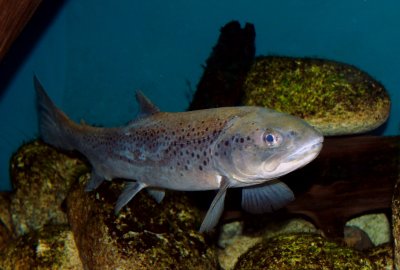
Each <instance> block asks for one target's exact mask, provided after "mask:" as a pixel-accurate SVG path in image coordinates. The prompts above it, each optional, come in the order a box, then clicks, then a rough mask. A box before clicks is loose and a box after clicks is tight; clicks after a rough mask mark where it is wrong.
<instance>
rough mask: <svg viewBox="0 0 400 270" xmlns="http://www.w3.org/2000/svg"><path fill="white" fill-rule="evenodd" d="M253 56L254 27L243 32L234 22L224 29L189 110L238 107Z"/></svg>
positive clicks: (245, 28)
mask: <svg viewBox="0 0 400 270" xmlns="http://www.w3.org/2000/svg"><path fill="white" fill-rule="evenodd" d="M254 55H255V30H254V25H252V24H250V23H247V24H246V25H245V27H244V28H243V29H242V28H241V27H240V24H239V22H237V21H232V22H230V23H227V24H226V25H225V26H224V27H222V29H221V34H220V36H219V39H218V42H217V45H215V47H214V48H213V51H212V53H211V55H210V57H209V58H208V59H207V64H206V67H205V68H204V73H203V76H202V77H201V79H200V82H199V84H198V85H197V90H196V92H195V93H194V98H193V100H192V102H191V103H190V106H189V110H199V109H206V108H215V107H223V106H234V105H239V104H240V103H241V101H242V99H243V91H242V86H243V83H244V80H245V78H246V75H247V72H248V71H249V69H250V66H251V64H252V63H253V60H254Z"/></svg>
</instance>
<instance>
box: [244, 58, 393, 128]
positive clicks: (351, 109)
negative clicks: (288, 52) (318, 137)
mask: <svg viewBox="0 0 400 270" xmlns="http://www.w3.org/2000/svg"><path fill="white" fill-rule="evenodd" d="M244 91H245V98H244V102H243V103H244V104H245V105H256V106H263V107H268V108H272V109H275V110H278V111H281V112H287V113H290V114H293V115H296V116H299V117H301V118H304V119H306V120H309V121H310V122H311V123H312V124H313V123H315V125H316V126H318V125H320V124H321V123H320V119H324V120H323V121H324V122H331V123H335V122H341V121H343V120H347V121H348V119H349V118H350V119H353V118H357V119H355V120H354V121H352V123H351V124H354V123H356V122H360V121H361V122H365V124H364V125H362V126H367V127H366V128H367V129H373V128H375V127H377V126H379V125H380V124H382V123H383V122H384V121H385V120H386V119H387V117H388V114H389V109H390V100H389V97H388V95H387V93H386V91H385V89H384V87H383V86H382V85H381V84H380V83H379V82H377V81H376V80H374V79H373V78H372V77H370V76H369V75H368V74H366V73H365V72H363V71H361V70H359V69H357V68H355V67H353V66H351V65H347V64H342V63H338V62H334V61H327V60H320V59H311V58H289V57H272V56H270V57H259V58H257V59H256V61H255V63H254V65H253V67H252V68H251V70H250V71H249V73H248V76H247V79H246V81H245V84H244ZM369 121H371V122H372V123H369ZM353 122H354V123H353ZM325 125H326V124H325ZM364 131H365V128H364V129H361V132H364ZM328 133H329V132H328Z"/></svg>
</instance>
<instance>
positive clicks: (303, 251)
mask: <svg viewBox="0 0 400 270" xmlns="http://www.w3.org/2000/svg"><path fill="white" fill-rule="evenodd" d="M234 269H235V270H242V269H364V270H367V269H375V268H374V265H373V264H372V263H371V262H370V261H369V259H368V258H367V257H366V256H365V255H363V254H362V253H361V252H358V251H355V250H352V249H350V248H347V247H342V246H340V245H338V244H337V243H335V242H331V241H328V240H326V239H324V238H323V237H322V236H320V235H317V234H288V235H280V236H276V237H273V238H268V239H265V240H263V241H262V242H261V243H259V244H256V245H255V246H253V247H252V248H250V249H249V250H248V252H247V253H245V254H243V255H242V256H241V257H240V258H239V260H238V263H237V264H236V266H235V268H234Z"/></svg>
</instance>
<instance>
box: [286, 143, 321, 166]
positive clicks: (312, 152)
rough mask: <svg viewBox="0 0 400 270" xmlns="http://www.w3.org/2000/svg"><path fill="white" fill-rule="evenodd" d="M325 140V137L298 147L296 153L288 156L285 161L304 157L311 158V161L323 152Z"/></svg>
mask: <svg viewBox="0 0 400 270" xmlns="http://www.w3.org/2000/svg"><path fill="white" fill-rule="evenodd" d="M323 142H324V138H323V137H320V138H318V139H315V140H313V141H311V142H310V143H308V144H306V145H304V146H303V147H301V148H299V149H297V151H295V152H294V153H292V154H290V155H289V156H287V157H286V161H285V163H286V162H292V161H296V160H303V159H306V160H308V159H310V161H311V160H312V159H314V158H315V157H316V156H317V155H318V154H319V152H321V149H322V143H323Z"/></svg>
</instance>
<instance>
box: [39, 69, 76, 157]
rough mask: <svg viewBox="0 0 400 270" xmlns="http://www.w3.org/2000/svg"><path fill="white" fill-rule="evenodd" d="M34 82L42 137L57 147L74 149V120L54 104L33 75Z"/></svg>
mask: <svg viewBox="0 0 400 270" xmlns="http://www.w3.org/2000/svg"><path fill="white" fill-rule="evenodd" d="M33 83H34V85H35V89H36V95H37V105H38V113H39V131H40V135H41V137H42V139H43V140H44V141H45V142H46V143H48V144H51V145H53V146H55V147H59V148H62V149H65V150H72V149H74V144H73V139H72V138H73V122H72V121H71V120H70V119H69V118H68V117H67V116H66V115H65V114H64V113H63V112H62V111H61V110H59V109H58V108H57V107H56V106H55V105H54V103H53V101H51V99H50V98H49V96H48V95H47V94H46V92H45V91H44V89H43V86H42V85H41V83H40V82H39V80H38V79H37V78H36V76H34V77H33Z"/></svg>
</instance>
